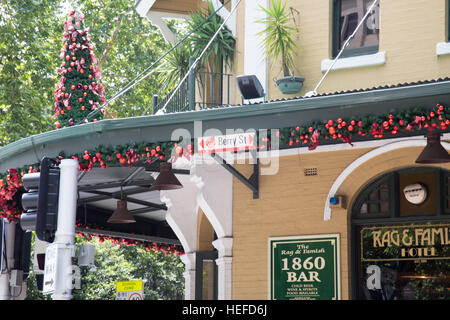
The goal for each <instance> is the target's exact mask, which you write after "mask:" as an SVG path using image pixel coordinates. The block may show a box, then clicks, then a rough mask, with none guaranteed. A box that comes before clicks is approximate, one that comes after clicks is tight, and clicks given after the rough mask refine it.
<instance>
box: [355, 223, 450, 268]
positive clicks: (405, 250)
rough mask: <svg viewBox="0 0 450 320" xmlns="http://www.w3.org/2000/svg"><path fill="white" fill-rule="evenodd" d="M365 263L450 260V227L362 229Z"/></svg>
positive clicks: (411, 226) (362, 248) (409, 226)
mask: <svg viewBox="0 0 450 320" xmlns="http://www.w3.org/2000/svg"><path fill="white" fill-rule="evenodd" d="M361 242H362V246H361V251H362V252H361V253H362V260H363V261H383V260H384V261H388V260H416V259H450V225H447V224H436V225H431V224H430V225H408V226H383V227H368V228H362V229H361Z"/></svg>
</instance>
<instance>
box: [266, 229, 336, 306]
mask: <svg viewBox="0 0 450 320" xmlns="http://www.w3.org/2000/svg"><path fill="white" fill-rule="evenodd" d="M339 248H340V245H339V234H327V235H311V236H297V237H277V238H269V286H270V288H269V295H270V297H269V298H270V299H273V300H338V299H340V271H339V270H340V255H339V250H340V249H339Z"/></svg>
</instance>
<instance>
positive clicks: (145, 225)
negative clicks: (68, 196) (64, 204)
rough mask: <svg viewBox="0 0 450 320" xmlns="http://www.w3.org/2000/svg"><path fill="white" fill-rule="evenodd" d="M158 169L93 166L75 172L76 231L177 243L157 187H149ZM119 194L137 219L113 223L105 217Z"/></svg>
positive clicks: (107, 216) (108, 215)
mask: <svg viewBox="0 0 450 320" xmlns="http://www.w3.org/2000/svg"><path fill="white" fill-rule="evenodd" d="M156 175H157V173H155V172H150V171H146V170H145V168H144V167H108V168H105V169H101V168H93V169H92V170H90V171H85V172H80V173H79V175H78V204H77V205H78V207H77V223H78V225H81V226H82V227H79V228H78V230H77V231H81V230H82V229H83V228H85V229H86V230H87V231H89V233H95V232H97V233H99V234H106V235H112V234H116V233H117V232H120V233H121V235H122V236H123V237H127V238H132V239H133V238H134V239H139V240H145V241H154V242H162V243H168V244H179V241H178V239H177V237H176V236H175V234H174V233H173V231H172V229H171V228H170V226H169V225H168V224H167V222H166V220H165V214H166V210H167V207H166V205H165V204H164V203H162V202H161V200H160V194H159V193H160V192H159V191H151V190H150V188H149V187H150V186H151V185H152V183H153V182H154V181H155V176H156ZM121 198H123V199H126V200H127V208H128V210H129V211H130V212H131V213H132V215H133V217H134V218H135V219H136V223H129V224H112V223H108V222H107V220H108V218H109V217H110V216H111V215H112V213H113V212H114V210H115V209H116V207H117V201H118V200H120V199H121Z"/></svg>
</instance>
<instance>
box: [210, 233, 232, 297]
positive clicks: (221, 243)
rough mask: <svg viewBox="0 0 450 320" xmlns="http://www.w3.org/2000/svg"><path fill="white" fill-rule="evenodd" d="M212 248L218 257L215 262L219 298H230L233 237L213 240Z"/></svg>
mask: <svg viewBox="0 0 450 320" xmlns="http://www.w3.org/2000/svg"><path fill="white" fill-rule="evenodd" d="M213 246H214V248H216V249H217V251H218V253H219V257H218V258H217V260H216V264H217V269H218V270H217V273H218V276H217V278H218V279H217V281H218V283H217V285H218V295H217V298H218V299H219V300H231V283H232V282H231V280H232V261H233V257H232V248H233V238H231V237H226V238H219V239H217V240H215V241H213Z"/></svg>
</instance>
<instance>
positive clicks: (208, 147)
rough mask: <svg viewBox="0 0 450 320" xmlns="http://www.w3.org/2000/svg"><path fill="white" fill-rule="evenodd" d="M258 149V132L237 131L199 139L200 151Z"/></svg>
mask: <svg viewBox="0 0 450 320" xmlns="http://www.w3.org/2000/svg"><path fill="white" fill-rule="evenodd" d="M254 149H256V133H255V132H246V133H235V134H229V135H218V136H211V137H202V138H199V139H198V153H217V152H228V151H247V150H254Z"/></svg>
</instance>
